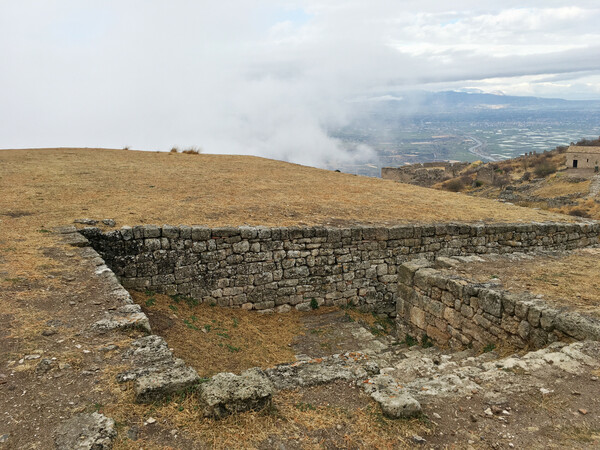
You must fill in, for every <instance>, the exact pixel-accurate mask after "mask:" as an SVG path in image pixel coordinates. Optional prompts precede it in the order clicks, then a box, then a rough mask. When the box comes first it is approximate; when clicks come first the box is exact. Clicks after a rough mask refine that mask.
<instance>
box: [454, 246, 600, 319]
mask: <svg viewBox="0 0 600 450" xmlns="http://www.w3.org/2000/svg"><path fill="white" fill-rule="evenodd" d="M599 257H600V249H580V250H575V251H573V252H569V253H554V254H546V255H536V256H535V258H534V257H528V256H523V257H518V258H515V257H511V256H507V257H502V256H487V257H484V260H485V262H472V263H468V264H463V265H461V266H460V268H459V269H458V270H459V272H460V273H461V274H463V275H464V276H466V277H469V278H472V279H474V280H476V281H478V282H481V283H483V282H489V281H496V282H499V283H502V286H503V288H504V289H507V290H509V291H514V292H523V291H529V292H532V293H534V294H537V295H541V296H543V298H544V301H546V302H548V303H549V304H552V305H556V306H570V307H572V308H574V309H576V310H578V311H581V312H584V313H586V314H589V315H593V316H596V317H600V268H599V266H598V258H599Z"/></svg>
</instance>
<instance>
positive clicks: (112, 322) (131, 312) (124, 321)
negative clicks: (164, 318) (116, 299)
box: [92, 305, 152, 333]
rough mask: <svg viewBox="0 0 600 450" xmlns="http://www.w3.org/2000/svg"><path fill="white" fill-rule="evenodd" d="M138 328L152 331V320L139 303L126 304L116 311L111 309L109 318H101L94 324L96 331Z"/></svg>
mask: <svg viewBox="0 0 600 450" xmlns="http://www.w3.org/2000/svg"><path fill="white" fill-rule="evenodd" d="M131 328H137V329H139V330H143V331H145V332H146V333H152V328H151V327H150V320H149V319H148V316H146V314H144V313H143V312H142V309H141V307H140V306H139V305H124V306H121V307H120V308H118V309H117V310H116V311H109V312H108V313H107V318H105V319H102V320H99V321H98V322H96V323H94V325H92V329H93V330H96V331H104V332H105V331H111V330H126V329H131Z"/></svg>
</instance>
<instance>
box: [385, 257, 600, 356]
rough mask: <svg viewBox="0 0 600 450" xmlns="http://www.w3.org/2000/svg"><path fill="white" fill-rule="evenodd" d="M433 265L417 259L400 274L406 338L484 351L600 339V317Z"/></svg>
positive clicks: (400, 320) (401, 330) (400, 319)
mask: <svg viewBox="0 0 600 450" xmlns="http://www.w3.org/2000/svg"><path fill="white" fill-rule="evenodd" d="M444 259H445V258H440V260H442V261H443V260H444ZM459 259H461V258H459ZM462 259H467V258H462ZM440 260H438V264H440V262H442V261H440ZM444 263H446V262H445V261H444ZM448 263H449V264H450V265H452V264H453V262H452V260H450V261H448ZM457 263H459V261H454V264H457ZM432 265H433V264H432V263H431V262H430V261H426V260H415V261H410V262H407V263H405V264H403V265H402V266H400V268H399V270H398V273H399V277H398V278H399V285H398V303H397V316H396V317H397V319H396V320H397V327H396V329H397V333H398V337H399V338H401V339H402V338H404V336H406V335H407V334H408V335H410V336H413V337H416V338H418V339H423V337H424V336H427V337H428V338H430V339H432V340H433V341H435V342H436V343H437V344H440V345H446V344H450V345H451V346H452V347H454V348H460V347H461V346H473V347H475V348H478V349H481V348H483V347H485V346H486V345H487V346H489V345H496V344H497V343H507V344H509V345H510V346H513V347H517V348H524V347H526V346H529V347H530V348H543V347H545V346H546V345H548V344H549V343H551V342H555V341H559V340H561V341H564V340H573V339H576V340H586V339H590V340H600V320H598V319H594V318H592V317H588V316H585V315H582V314H579V313H577V312H574V311H570V310H569V309H568V308H567V307H563V308H556V307H551V306H549V305H548V304H546V303H545V302H544V301H542V300H539V299H538V298H536V297H535V296H534V295H532V294H530V293H521V294H515V293H511V292H508V291H505V290H502V289H499V288H498V287H497V286H495V285H494V283H473V282H469V281H467V280H465V279H462V278H460V277H458V276H454V275H451V274H450V275H449V274H446V273H444V272H442V271H440V270H436V269H434V268H433V267H432ZM426 339H427V338H426Z"/></svg>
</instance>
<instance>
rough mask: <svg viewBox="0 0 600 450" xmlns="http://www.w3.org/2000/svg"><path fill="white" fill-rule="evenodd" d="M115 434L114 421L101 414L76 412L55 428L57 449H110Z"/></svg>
mask: <svg viewBox="0 0 600 450" xmlns="http://www.w3.org/2000/svg"><path fill="white" fill-rule="evenodd" d="M116 436H117V430H116V429H115V421H114V420H112V419H110V418H108V417H106V416H105V415H103V414H99V413H91V414H78V415H76V416H73V417H71V418H70V419H69V420H67V421H66V422H63V424H62V425H61V426H60V427H59V428H58V429H57V430H56V432H55V438H54V443H55V444H56V448H57V449H58V450H87V449H89V450H110V449H111V448H112V444H113V440H114V438H115V437H116Z"/></svg>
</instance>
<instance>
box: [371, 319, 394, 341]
mask: <svg viewBox="0 0 600 450" xmlns="http://www.w3.org/2000/svg"><path fill="white" fill-rule="evenodd" d="M373 317H374V318H375V325H373V326H372V327H370V331H371V334H373V335H374V336H382V335H384V334H390V331H391V330H392V329H393V328H394V322H393V321H392V319H390V318H389V317H378V316H377V315H375V313H373Z"/></svg>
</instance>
